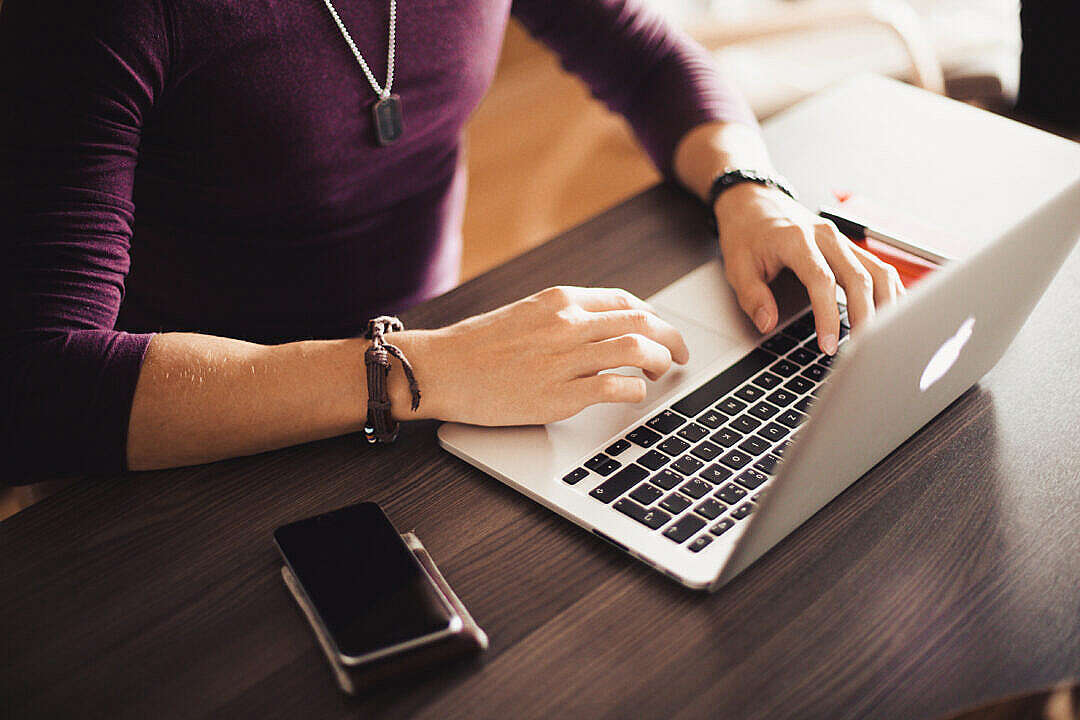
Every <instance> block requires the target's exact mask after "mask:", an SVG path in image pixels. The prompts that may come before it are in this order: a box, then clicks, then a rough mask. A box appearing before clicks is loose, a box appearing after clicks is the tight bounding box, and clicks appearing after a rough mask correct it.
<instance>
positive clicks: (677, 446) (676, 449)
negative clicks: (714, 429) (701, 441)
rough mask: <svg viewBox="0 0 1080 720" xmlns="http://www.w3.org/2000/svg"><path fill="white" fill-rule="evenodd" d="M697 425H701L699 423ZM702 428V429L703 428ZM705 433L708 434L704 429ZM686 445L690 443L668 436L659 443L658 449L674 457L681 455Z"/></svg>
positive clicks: (688, 445)
mask: <svg viewBox="0 0 1080 720" xmlns="http://www.w3.org/2000/svg"><path fill="white" fill-rule="evenodd" d="M698 427H701V426H700V425H699V426H698ZM702 429H703V430H704V428H702ZM706 434H708V431H706ZM688 447H690V443H688V442H686V441H685V440H681V439H679V438H677V437H669V438H668V439H667V440H665V441H664V442H662V443H660V449H661V450H663V451H664V452H666V453H667V454H668V455H670V456H672V457H675V456H676V455H682V454H683V453H684V452H686V449H687V448H688Z"/></svg>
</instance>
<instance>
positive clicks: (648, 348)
mask: <svg viewBox="0 0 1080 720" xmlns="http://www.w3.org/2000/svg"><path fill="white" fill-rule="evenodd" d="M575 362H576V368H575V369H576V370H577V374H578V376H584V375H595V374H596V373H598V372H600V371H601V370H611V369H613V368H618V367H636V368H641V369H642V370H643V371H644V372H645V377H647V378H649V379H650V380H656V379H657V378H659V377H660V376H661V375H663V374H664V373H666V372H667V371H668V368H670V367H671V352H670V351H669V350H668V349H667V348H666V347H664V346H663V345H661V344H660V343H658V342H656V341H655V340H650V339H649V338H647V337H645V336H644V335H637V334H629V335H620V336H619V337H615V338H610V339H608V340H601V341H600V342H594V343H588V344H587V345H584V346H583V347H582V349H581V352H580V353H578V354H577V358H576V361H575Z"/></svg>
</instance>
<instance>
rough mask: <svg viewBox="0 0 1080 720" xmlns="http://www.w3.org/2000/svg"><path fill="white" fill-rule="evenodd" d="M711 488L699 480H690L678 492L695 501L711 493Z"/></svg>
mask: <svg viewBox="0 0 1080 720" xmlns="http://www.w3.org/2000/svg"><path fill="white" fill-rule="evenodd" d="M712 488H713V486H712V485H710V484H709V483H707V482H705V481H704V480H702V479H701V478H692V479H691V480H690V482H688V483H686V484H685V485H683V486H682V487H681V488H679V492H681V493H683V494H684V495H689V496H690V497H692V498H694V499H695V500H697V499H699V498H703V497H705V496H706V495H708V494H709V493H710V492H711V491H712Z"/></svg>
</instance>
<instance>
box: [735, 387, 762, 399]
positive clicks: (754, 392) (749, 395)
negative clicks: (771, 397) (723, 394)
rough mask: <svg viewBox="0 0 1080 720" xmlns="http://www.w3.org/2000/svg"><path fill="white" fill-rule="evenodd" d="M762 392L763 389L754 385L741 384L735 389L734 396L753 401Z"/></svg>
mask: <svg viewBox="0 0 1080 720" xmlns="http://www.w3.org/2000/svg"><path fill="white" fill-rule="evenodd" d="M764 394H765V391H764V390H762V389H761V388H759V387H756V386H754V385H743V386H742V387H741V388H739V389H738V390H736V391H735V397H737V398H742V399H743V400H745V401H746V402H754V401H755V400H757V399H758V398H760V397H761V396H762V395H764Z"/></svg>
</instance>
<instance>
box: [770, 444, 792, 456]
mask: <svg viewBox="0 0 1080 720" xmlns="http://www.w3.org/2000/svg"><path fill="white" fill-rule="evenodd" d="M789 447H791V441H790V440H785V441H784V442H782V443H780V444H779V445H777V446H776V447H774V448H773V455H779V456H780V457H784V453H785V452H787V449H788V448H789Z"/></svg>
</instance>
